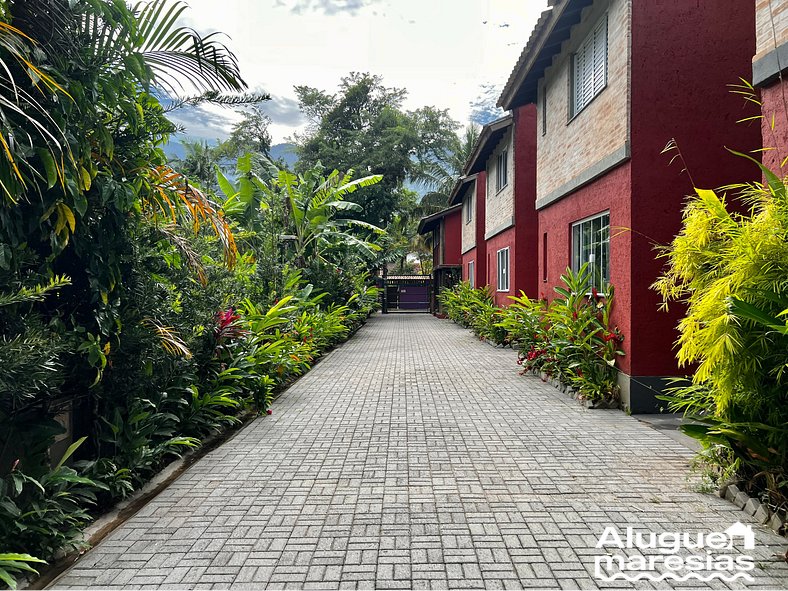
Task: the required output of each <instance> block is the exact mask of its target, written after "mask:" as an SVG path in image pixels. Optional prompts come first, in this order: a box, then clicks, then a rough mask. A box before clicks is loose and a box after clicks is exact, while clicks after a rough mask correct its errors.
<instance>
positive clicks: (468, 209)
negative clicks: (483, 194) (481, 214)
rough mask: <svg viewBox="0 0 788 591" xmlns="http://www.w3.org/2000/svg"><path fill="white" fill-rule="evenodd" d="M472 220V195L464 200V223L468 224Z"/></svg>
mask: <svg viewBox="0 0 788 591" xmlns="http://www.w3.org/2000/svg"><path fill="white" fill-rule="evenodd" d="M471 220H473V195H471V196H470V197H468V198H467V199H466V200H465V223H466V224H470V223H471Z"/></svg>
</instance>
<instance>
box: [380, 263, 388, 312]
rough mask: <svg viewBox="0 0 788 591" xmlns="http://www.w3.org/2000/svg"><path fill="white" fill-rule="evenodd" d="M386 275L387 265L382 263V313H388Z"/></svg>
mask: <svg viewBox="0 0 788 591" xmlns="http://www.w3.org/2000/svg"><path fill="white" fill-rule="evenodd" d="M387 276H388V265H385V264H384V265H383V305H382V306H381V312H382V313H383V314H388V313H389V286H388V282H387V281H386V277H387Z"/></svg>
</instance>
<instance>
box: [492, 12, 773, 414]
mask: <svg viewBox="0 0 788 591" xmlns="http://www.w3.org/2000/svg"><path fill="white" fill-rule="evenodd" d="M550 6H551V8H550V9H549V10H548V11H546V12H545V13H543V14H542V16H541V18H540V19H539V22H538V23H537V25H536V27H535V29H534V31H533V33H532V35H531V38H530V39H529V41H528V43H527V45H526V47H525V48H524V50H523V52H522V54H521V56H520V58H519V60H518V62H517V64H516V66H515V68H514V70H513V72H512V74H511V76H510V78H509V80H508V81H507V83H506V85H505V87H504V90H503V92H502V95H501V97H500V99H499V106H501V107H503V108H504V109H507V110H517V109H521V108H523V107H525V106H528V105H531V106H533V105H536V115H537V117H536V119H537V128H536V129H535V130H534V131H535V140H536V204H535V208H536V210H537V217H538V228H537V231H538V239H537V240H536V243H537V245H538V246H537V248H538V256H537V257H535V259H536V261H537V263H538V270H537V272H536V273H535V275H534V276H535V278H538V281H539V289H538V297H540V298H545V299H551V298H552V297H554V289H553V288H554V287H555V285H556V284H558V283H559V280H560V279H559V278H560V276H561V274H562V273H563V272H564V271H565V270H566V269H567V268H568V267H570V268H573V269H578V268H579V267H580V266H581V265H583V264H586V263H587V264H588V265H590V266H591V267H592V269H593V271H594V275H595V278H596V282H597V283H598V285H599V286H600V287H601V286H602V285H603V284H604V283H605V282H610V283H612V284H614V285H615V288H616V292H615V293H616V304H615V311H614V318H613V320H614V322H615V323H616V324H617V325H618V326H619V327H620V328H621V330H622V331H623V333H624V335H625V338H626V340H625V343H624V349H625V352H626V356H625V357H624V358H623V359H622V361H621V363H620V369H621V370H622V373H621V379H620V380H619V381H620V385H621V389H622V399H623V401H624V403H625V404H626V405H627V406H628V407H629V408H630V409H631V410H632V411H633V412H640V411H649V410H654V409H655V408H656V407H658V406H661V405H662V406H664V403H659V402H658V401H657V400H656V399H655V394H657V393H658V392H660V391H661V390H662V389H663V387H664V385H665V382H664V377H665V376H675V375H681V374H682V373H684V372H685V371H687V370H685V369H682V368H678V367H677V366H676V361H675V357H674V349H673V345H674V342H675V340H676V338H677V336H678V334H677V332H676V330H675V326H676V324H677V322H678V319H679V318H680V315H681V310H680V309H679V307H678V306H675V307H674V306H672V307H671V312H670V313H665V312H661V311H659V304H660V300H659V297H658V295H657V294H656V293H655V292H654V291H653V290H651V289H650V286H651V285H652V283H653V282H654V281H655V280H656V279H657V277H658V276H659V275H660V272H661V271H662V267H663V261H662V260H661V259H660V258H658V256H657V251H656V250H655V247H657V246H659V245H667V244H669V243H670V242H671V240H672V239H673V237H674V236H675V235H676V233H677V232H678V231H679V229H680V225H681V212H682V207H683V201H684V197H685V195H688V194H690V193H691V192H692V190H693V183H694V184H695V185H696V186H699V187H718V186H721V185H724V184H726V183H729V182H735V181H741V180H742V179H746V178H751V173H752V171H751V169H750V167H751V166H752V165H751V163H748V162H746V161H745V160H744V159H742V158H737V157H735V156H733V155H731V154H730V153H729V152H728V151H727V150H726V147H730V148H734V149H738V150H740V151H748V150H752V149H754V148H757V147H758V144H759V143H760V137H759V136H760V131H759V129H757V126H756V125H749V126H748V125H737V124H736V121H737V120H738V119H740V118H742V113H744V112H745V110H744V107H743V104H742V99H741V97H740V96H739V95H736V94H733V93H731V91H730V87H729V85H731V84H736V83H737V82H738V81H739V78H740V77H743V78H747V77H748V76H749V72H750V67H751V65H750V60H749V59H748V56H750V57H751V56H752V55H753V53H754V45H755V43H754V35H753V33H752V31H753V28H754V19H755V14H754V12H755V10H754V5H753V2H752V0H729V1H727V2H725V3H724V7H722V6H721V5H720V3H718V2H687V1H686V0H659V1H656V0H655V1H645V0H552V1H551V2H550ZM748 23H753V25H752V26H748ZM748 48H752V50H753V51H752V53H751V52H750V51H748ZM673 139H675V144H676V145H677V146H678V148H679V149H680V150H681V156H682V158H681V159H679V160H678V161H677V162H674V163H673V165H670V161H671V158H672V157H673V156H676V155H677V154H678V152H677V151H675V150H672V151H670V152H669V153H667V154H663V150H664V148H665V147H666V146H667V145H668V144H669V143H670V142H671V141H672V140H673ZM488 208H489V202H488ZM490 251H494V249H492V248H489V247H488V252H490Z"/></svg>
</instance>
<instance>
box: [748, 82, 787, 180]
mask: <svg viewBox="0 0 788 591" xmlns="http://www.w3.org/2000/svg"><path fill="white" fill-rule="evenodd" d="M787 102H788V81H786V82H778V83H776V84H772V85H771V86H769V87H767V88H763V89H761V106H762V111H763V119H762V120H761V132H762V134H763V140H762V141H763V147H764V148H776V149H774V150H769V151H767V152H764V153H763V163H764V164H765V165H766V166H768V167H769V168H770V169H771V170H773V171H775V172H778V176H779V177H780V178H782V177H784V176H785V174H786V168H788V166H785V167H783V170H780V165H781V164H782V163H783V160H785V159H786V158H787V157H788V106H787V105H786V103H787ZM772 122H774V129H772ZM753 178H754V177H753Z"/></svg>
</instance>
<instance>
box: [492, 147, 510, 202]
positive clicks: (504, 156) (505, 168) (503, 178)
mask: <svg viewBox="0 0 788 591" xmlns="http://www.w3.org/2000/svg"><path fill="white" fill-rule="evenodd" d="M508 173H509V150H503V151H502V152H501V153H500V154H498V157H497V158H496V160H495V192H496V193H497V192H498V191H500V190H501V189H503V188H504V187H505V186H506V185H507V184H508V183H509V179H508V178H507V175H508Z"/></svg>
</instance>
